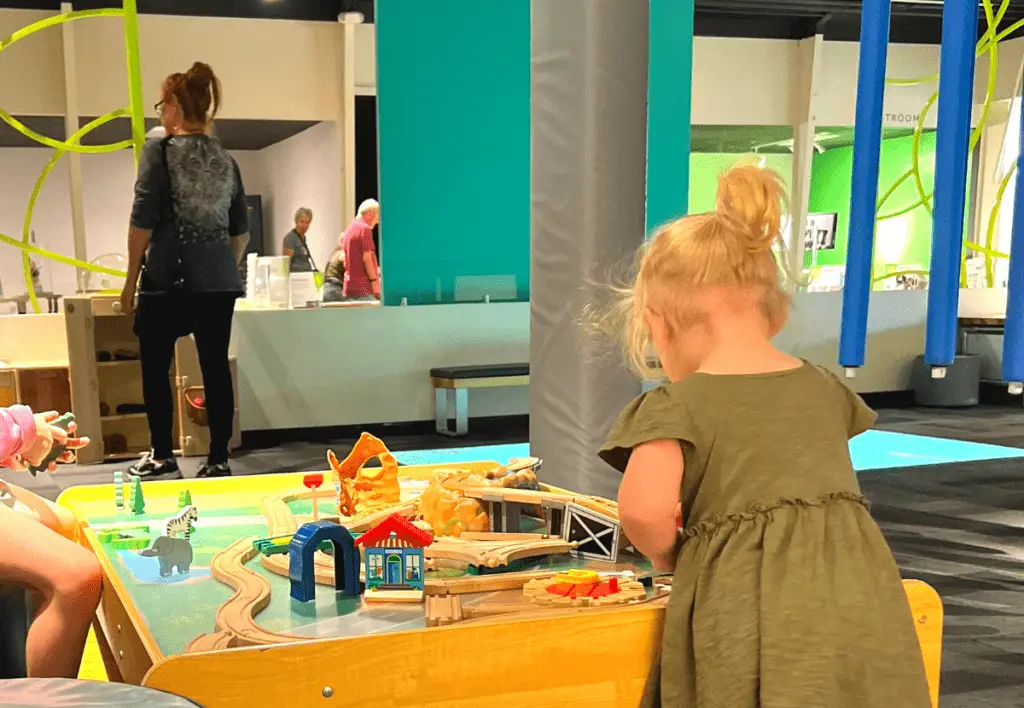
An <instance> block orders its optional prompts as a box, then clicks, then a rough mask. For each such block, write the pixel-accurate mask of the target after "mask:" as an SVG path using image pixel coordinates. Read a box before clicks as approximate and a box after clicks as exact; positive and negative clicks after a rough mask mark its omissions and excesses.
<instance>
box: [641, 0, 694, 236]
mask: <svg viewBox="0 0 1024 708" xmlns="http://www.w3.org/2000/svg"><path fill="white" fill-rule="evenodd" d="M693 3H694V0H650V35H649V40H648V41H649V48H648V51H649V53H650V60H649V61H650V63H649V66H648V70H647V231H648V232H650V231H651V230H653V229H655V228H657V227H658V226H660V225H661V224H664V223H666V222H668V221H671V220H673V219H678V218H679V217H680V216H685V215H686V213H687V210H688V208H689V204H688V202H689V196H690V103H691V93H692V90H693V88H692V87H693Z"/></svg>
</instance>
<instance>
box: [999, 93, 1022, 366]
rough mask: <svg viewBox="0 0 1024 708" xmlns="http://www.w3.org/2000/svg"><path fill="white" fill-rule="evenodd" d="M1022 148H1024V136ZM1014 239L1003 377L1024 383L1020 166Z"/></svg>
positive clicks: (1008, 284) (1014, 198) (1007, 300)
mask: <svg viewBox="0 0 1024 708" xmlns="http://www.w3.org/2000/svg"><path fill="white" fill-rule="evenodd" d="M1021 136H1022V137H1024V111H1021ZM1020 149H1021V150H1024V140H1022V142H1021V148H1020ZM1018 160H1019V158H1018ZM1012 239H1013V240H1012V241H1011V242H1010V277H1009V280H1008V282H1007V286H1008V289H1007V293H1006V331H1005V333H1004V335H1005V336H1004V337H1003V381H1007V382H1009V383H1024V170H1021V169H1020V167H1019V166H1018V169H1017V192H1016V194H1014V197H1013V235H1012Z"/></svg>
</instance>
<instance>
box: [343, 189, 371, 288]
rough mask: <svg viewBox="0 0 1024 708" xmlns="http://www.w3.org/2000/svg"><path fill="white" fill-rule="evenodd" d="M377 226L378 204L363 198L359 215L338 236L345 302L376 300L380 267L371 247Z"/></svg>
mask: <svg viewBox="0 0 1024 708" xmlns="http://www.w3.org/2000/svg"><path fill="white" fill-rule="evenodd" d="M378 223H380V204H379V203H378V202H377V201H376V200H375V199H367V200H366V201H364V202H363V203H362V204H360V205H359V215H358V216H357V217H356V218H355V220H354V221H353V222H352V223H351V225H349V227H348V228H347V229H345V233H344V234H343V235H342V237H341V250H342V252H343V253H344V254H345V284H344V290H343V292H344V296H345V299H346V300H374V299H376V300H379V299H380V266H379V265H378V264H377V250H376V248H374V245H373V227H374V226H376V225H377V224H378Z"/></svg>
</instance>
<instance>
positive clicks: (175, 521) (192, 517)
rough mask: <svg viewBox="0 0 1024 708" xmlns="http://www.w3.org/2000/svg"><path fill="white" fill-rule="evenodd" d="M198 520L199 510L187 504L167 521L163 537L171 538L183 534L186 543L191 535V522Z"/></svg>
mask: <svg viewBox="0 0 1024 708" xmlns="http://www.w3.org/2000/svg"><path fill="white" fill-rule="evenodd" d="M198 518H199V510H198V509H196V508H195V507H194V506H192V505H191V504H189V505H188V506H186V507H185V508H184V509H182V510H181V511H179V512H178V513H177V514H175V515H174V516H172V517H171V518H169V519H167V521H166V525H165V527H164V535H165V536H170V537H171V538H173V537H174V535H175V534H178V533H183V534H185V540H186V541H188V540H189V537H190V536H191V535H192V522H193V521H196V520H197V519H198Z"/></svg>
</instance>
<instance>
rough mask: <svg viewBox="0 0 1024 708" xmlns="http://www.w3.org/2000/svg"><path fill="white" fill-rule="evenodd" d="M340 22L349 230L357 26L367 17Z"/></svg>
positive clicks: (355, 15)
mask: <svg viewBox="0 0 1024 708" xmlns="http://www.w3.org/2000/svg"><path fill="white" fill-rule="evenodd" d="M338 22H340V23H341V28H342V33H341V73H340V79H341V83H340V86H339V91H338V121H337V124H338V144H339V146H340V147H341V171H342V194H341V209H342V219H341V223H342V227H345V226H347V225H348V222H349V221H350V220H351V219H352V218H353V217H354V216H355V213H356V25H359V24H362V22H363V15H362V13H359V12H343V13H342V14H340V15H338ZM339 235H340V234H339Z"/></svg>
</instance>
